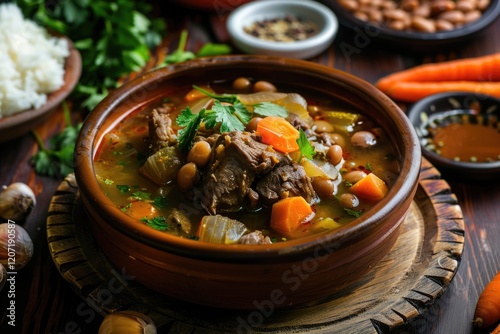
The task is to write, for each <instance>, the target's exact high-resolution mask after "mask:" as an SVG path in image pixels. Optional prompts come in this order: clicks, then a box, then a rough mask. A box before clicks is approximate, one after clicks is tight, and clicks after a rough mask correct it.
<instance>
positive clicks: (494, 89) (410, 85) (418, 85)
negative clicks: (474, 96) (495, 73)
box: [385, 81, 500, 102]
mask: <svg viewBox="0 0 500 334" xmlns="http://www.w3.org/2000/svg"><path fill="white" fill-rule="evenodd" d="M450 91H462V92H471V93H478V94H487V95H492V96H495V97H498V98H500V82H484V81H481V82H479V81H442V82H404V81H400V82H396V83H394V84H393V85H392V86H390V87H389V88H388V89H387V91H386V92H385V93H386V94H387V95H388V96H389V97H391V98H393V99H394V100H399V101H402V102H416V101H418V100H420V99H422V98H424V97H426V96H429V95H432V94H436V93H443V92H450Z"/></svg>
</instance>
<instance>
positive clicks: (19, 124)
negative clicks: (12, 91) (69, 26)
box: [0, 38, 82, 143]
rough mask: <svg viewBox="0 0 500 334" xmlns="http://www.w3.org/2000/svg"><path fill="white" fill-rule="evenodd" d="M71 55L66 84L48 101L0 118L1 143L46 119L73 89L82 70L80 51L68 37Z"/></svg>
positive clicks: (67, 65)
mask: <svg viewBox="0 0 500 334" xmlns="http://www.w3.org/2000/svg"><path fill="white" fill-rule="evenodd" d="M66 40H67V41H68V47H69V56H68V57H67V58H66V61H65V64H64V71H65V72H64V84H63V86H62V87H61V88H59V89H58V90H57V91H55V92H53V93H51V94H48V95H47V102H46V103H45V104H44V105H43V106H41V107H40V108H38V109H30V110H25V111H22V112H19V113H17V114H14V115H12V116H7V117H3V118H0V143H3V142H7V141H9V140H12V139H15V138H18V137H21V136H23V135H25V134H26V133H28V132H29V131H31V129H34V128H35V127H37V126H38V125H40V124H42V123H43V122H44V121H46V120H47V119H48V118H49V116H50V115H51V113H52V112H53V111H54V110H55V109H56V108H57V106H59V104H61V102H62V101H63V100H64V99H65V98H66V97H67V96H68V95H69V94H70V93H71V92H72V91H73V88H75V86H76V84H77V83H78V80H79V79H80V74H81V71H82V59H81V57H80V53H79V52H78V50H77V49H75V48H74V46H73V43H72V42H71V40H69V39H68V38H66Z"/></svg>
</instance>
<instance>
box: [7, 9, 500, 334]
mask: <svg viewBox="0 0 500 334" xmlns="http://www.w3.org/2000/svg"><path fill="white" fill-rule="evenodd" d="M157 14H158V15H163V16H164V17H166V18H168V20H169V25H168V29H169V31H168V32H167V35H168V43H166V49H168V47H169V46H170V45H174V46H175V45H176V44H175V43H176V40H177V36H178V31H179V29H181V28H187V29H189V31H190V39H189V43H188V48H189V49H191V50H197V48H199V46H200V45H202V44H203V43H205V42H206V41H225V38H227V34H226V32H225V31H224V29H223V15H222V13H208V12H197V11H189V10H187V9H181V8H176V7H174V6H165V7H164V8H162V10H161V11H159V12H158V13H157ZM219 14H221V15H219ZM358 38H359V36H358V37H357V36H356V34H355V33H354V32H352V31H345V30H341V31H340V32H339V34H338V35H337V38H336V40H335V43H334V44H333V45H332V46H331V48H330V49H328V50H327V51H325V52H324V53H323V54H321V55H320V56H318V57H315V58H313V59H310V61H314V62H317V63H321V64H324V65H326V66H330V67H335V68H337V69H340V70H344V71H346V72H349V73H352V74H354V75H356V76H358V77H361V78H363V79H365V80H366V81H368V82H370V83H374V82H375V81H376V80H377V79H378V78H380V77H382V76H384V75H386V74H388V73H391V72H393V71H397V70H401V69H404V68H408V67H411V66H414V65H418V64H421V63H426V62H431V61H443V60H448V59H456V58H464V57H473V56H481V55H486V54H491V53H494V52H500V21H499V20H498V19H497V20H496V21H495V23H494V24H493V25H492V26H490V27H489V28H488V29H487V30H486V31H484V33H481V34H480V35H478V36H476V37H475V38H474V39H472V40H471V41H468V42H467V43H464V44H460V45H457V46H456V47H450V48H447V49H446V50H442V51H440V52H435V53H428V54H413V53H410V52H408V51H407V50H404V49H401V48H398V46H397V45H395V46H382V45H377V44H376V43H374V42H373V41H368V42H367V43H364V44H362V45H361V44H359V43H358ZM345 45H350V46H354V47H355V52H352V53H346V52H345V48H343V46H345ZM401 107H402V109H403V110H406V107H407V106H406V105H404V104H402V105H401ZM73 117H74V118H75V119H82V118H83V117H84V115H82V114H80V113H74V115H73ZM63 124H64V120H63V116H62V112H61V110H57V111H56V112H55V113H53V114H52V115H51V118H50V119H49V121H47V122H46V123H44V124H43V125H41V126H39V127H38V128H37V132H38V133H39V134H40V135H41V136H42V138H43V139H44V140H48V138H50V137H51V136H52V135H53V134H55V133H57V132H59V131H60V130H61V128H62V127H63ZM36 150H37V147H36V143H35V141H34V139H33V137H32V136H31V135H26V136H23V137H21V138H18V139H16V140H14V141H11V142H7V143H2V144H0V184H1V185H3V184H10V183H12V182H16V181H19V182H25V183H27V184H28V185H30V186H31V187H32V188H33V190H34V191H35V194H36V195H37V206H36V207H35V209H34V211H33V212H32V213H31V215H30V216H29V217H28V218H27V219H26V220H25V221H19V222H17V223H19V224H20V225H22V226H23V227H24V228H25V229H26V230H27V231H28V233H29V234H30V236H31V238H32V239H33V241H34V245H35V252H34V256H33V259H32V260H31V262H30V263H29V264H28V265H27V266H26V267H25V268H23V269H22V270H20V271H19V272H18V273H17V275H16V281H15V284H16V285H15V288H16V290H15V298H14V299H11V298H8V297H7V291H6V290H5V289H4V290H3V291H1V292H0V314H1V324H0V333H29V334H32V333H97V329H98V328H99V325H100V323H101V321H102V315H101V314H99V313H98V312H96V311H95V310H94V308H93V307H91V306H89V305H88V304H87V302H86V301H85V300H83V299H82V298H81V297H80V296H79V295H78V294H77V293H76V292H75V291H74V287H73V286H71V284H69V283H68V282H67V280H65V278H64V277H63V276H62V275H61V274H60V272H59V270H58V268H57V267H56V266H55V264H54V262H53V260H52V256H51V252H50V251H49V246H48V245H49V244H48V242H47V230H46V218H47V215H48V211H49V205H50V201H51V199H52V197H53V195H54V194H55V192H56V189H57V188H58V187H59V185H60V184H61V182H62V181H63V179H62V178H47V177H42V176H39V175H36V174H35V173H34V171H33V168H32V166H31V164H30V158H31V156H32V155H33V154H34V153H35V152H36ZM423 173H424V174H425V173H427V171H424V172H423ZM441 178H442V179H443V180H444V181H446V183H448V185H449V188H450V191H451V192H450V193H453V194H455V196H456V200H457V202H458V205H459V206H460V208H461V211H462V214H463V218H464V226H465V233H464V245H465V246H464V251H463V253H462V257H461V263H460V266H459V268H458V272H457V273H456V275H455V277H454V278H453V280H452V281H451V284H450V285H449V286H448V288H447V289H446V290H445V291H444V292H443V293H442V295H441V296H440V297H439V298H437V299H435V302H434V303H433V304H432V305H429V306H427V305H426V307H425V308H426V310H425V311H424V312H422V313H423V314H422V315H421V316H417V317H415V318H413V319H412V320H411V321H409V323H408V324H406V325H404V326H402V327H398V328H397V329H395V330H394V332H395V333H402V334H406V333H408V334H409V333H425V334H429V333H433V334H436V333H439V334H448V333H453V334H467V333H487V331H479V330H475V329H473V328H472V322H471V321H472V316H473V312H474V307H475V304H476V301H477V298H478V295H479V293H480V292H481V291H482V289H483V288H484V286H485V285H486V283H487V282H488V281H489V280H490V279H491V278H492V277H493V275H494V274H495V273H496V272H497V271H498V269H499V268H500V247H499V246H498V245H499V240H500V222H499V220H500V204H499V203H500V184H499V182H498V181H491V182H481V183H479V182H475V181H471V180H468V179H464V178H461V179H458V178H455V177H454V176H453V175H446V174H444V173H443V174H442V175H441ZM430 180H433V178H430ZM430 182H431V181H430ZM446 214H451V212H447V213H446ZM455 237H460V233H458V234H456V233H446V234H443V235H441V236H440V238H442V240H446V241H450V240H449V238H455ZM456 246H457V247H461V246H460V244H459V243H457V245H456ZM60 247H63V248H64V243H63V242H60ZM446 251H447V252H449V254H450V257H449V258H448V259H449V260H450V261H451V260H452V259H453V254H454V252H456V249H454V248H453V247H451V248H449V249H446ZM447 265H449V263H445V266H447ZM410 274H411V273H410ZM117 275H118V276H119V277H122V278H123V277H126V275H125V276H124V274H123V273H117ZM436 275H437V276H436V277H438V278H435V279H434V280H435V281H436V282H437V285H439V282H440V281H441V282H442V280H443V279H447V277H446V275H444V274H443V273H441V274H440V273H437V274H436ZM439 275H441V276H439ZM431 277H434V275H431ZM448 277H449V276H448ZM86 279H88V280H92V279H93V278H92V277H90V276H89V277H88V278H86ZM124 279H125V278H124ZM112 287H113V286H112ZM11 300H14V301H15V309H16V324H15V327H13V326H10V325H9V324H8V320H9V318H7V315H8V314H9V312H8V311H7V307H8V305H9V303H10V301H11ZM416 309H417V311H416V312H419V311H418V307H417V308H416ZM197 312H198V316H199V317H206V316H207V315H206V314H204V313H203V310H199V311H197ZM405 312H406V313H407V314H412V312H415V311H411V310H408V311H404V313H405ZM406 313H405V314H406ZM392 317H393V316H391V318H392ZM395 319H397V318H395ZM381 322H383V321H381ZM384 323H385V322H384ZM176 326H177V325H176V323H172V327H171V328H168V331H167V332H171V333H182V331H181V329H180V328H177V327H176ZM389 326H390V325H389ZM214 329H215V328H214ZM271 332H272V331H271ZM352 333H357V331H356V328H352Z"/></svg>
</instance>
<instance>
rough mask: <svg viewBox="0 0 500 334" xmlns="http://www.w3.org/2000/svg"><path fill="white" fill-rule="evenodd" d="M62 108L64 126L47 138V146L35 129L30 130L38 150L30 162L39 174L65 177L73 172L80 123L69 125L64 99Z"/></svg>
mask: <svg viewBox="0 0 500 334" xmlns="http://www.w3.org/2000/svg"><path fill="white" fill-rule="evenodd" d="M62 109H63V113H64V119H65V123H66V126H65V128H64V129H63V130H62V131H61V132H60V133H58V134H56V135H54V136H53V137H52V138H50V139H49V146H45V144H44V142H43V140H42V138H41V137H40V135H39V134H38V133H37V132H36V131H35V130H33V131H32V134H33V136H34V137H35V140H36V142H37V144H38V152H36V153H35V154H34V155H33V156H32V157H31V163H32V165H33V167H34V169H35V172H36V173H38V174H39V175H46V176H50V177H65V176H66V175H68V174H70V173H72V172H73V154H74V151H75V143H76V138H77V137H78V133H79V132H80V128H81V126H82V124H81V123H78V124H76V125H71V115H70V110H69V108H68V105H67V103H66V101H64V102H63V104H62Z"/></svg>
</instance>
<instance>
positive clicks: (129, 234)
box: [75, 55, 421, 309]
mask: <svg viewBox="0 0 500 334" xmlns="http://www.w3.org/2000/svg"><path fill="white" fill-rule="evenodd" d="M239 76H248V77H253V78H258V79H262V80H269V81H271V82H273V83H275V84H276V85H278V87H279V85H280V84H287V86H289V85H292V87H296V88H297V90H300V89H303V88H311V87H314V88H315V89H316V90H317V93H318V94H321V95H324V96H327V97H331V98H332V99H337V100H339V101H342V102H344V103H347V104H349V105H350V106H352V107H353V108H355V109H356V110H360V111H363V110H365V111H369V112H370V117H372V118H373V119H374V120H375V121H376V122H377V123H378V124H380V125H381V126H382V127H383V128H384V129H385V131H386V132H387V134H388V136H389V137H390V139H391V140H392V142H393V143H394V145H395V146H396V149H395V152H396V154H397V155H398V158H399V159H400V162H401V167H402V172H401V174H400V175H399V176H398V178H397V179H396V181H395V184H394V186H393V187H392V188H391V189H390V191H389V193H388V194H387V196H386V197H385V198H384V199H383V200H382V201H380V202H379V203H377V204H376V205H375V207H374V208H373V209H371V210H368V211H367V212H365V213H364V214H363V215H362V216H361V217H360V218H357V219H355V220H354V221H352V222H351V223H349V224H347V225H345V226H343V227H342V228H339V229H338V230H335V231H331V232H329V233H321V234H316V235H311V236H307V237H304V238H302V239H296V240H290V241H287V242H282V243H276V244H272V245H219V244H210V243H203V242H199V241H194V240H188V239H184V238H179V237H176V236H172V235H169V234H165V233H162V232H159V231H157V230H154V229H152V228H150V227H147V226H146V225H141V224H137V222H136V221H135V220H134V219H132V218H129V217H128V216H127V215H125V214H124V213H123V212H121V211H120V209H119V208H118V207H116V206H115V205H114V204H113V203H112V202H111V201H110V200H109V199H108V198H107V197H106V196H105V194H104V193H103V191H102V190H101V188H100V186H99V184H98V183H97V180H96V176H95V173H94V168H93V158H94V157H95V155H96V151H97V150H98V147H99V145H100V143H101V141H102V140H103V137H104V135H105V134H106V132H108V131H109V130H110V129H112V128H113V126H115V125H116V124H117V122H119V121H120V120H121V119H123V118H124V117H126V116H127V115H128V114H130V113H131V112H133V111H134V110H136V109H137V108H139V107H143V106H145V105H148V104H151V103H154V102H156V101H159V100H161V98H162V97H164V96H167V95H168V94H169V92H171V91H172V90H173V89H177V88H178V87H182V86H186V87H191V85H192V84H193V83H194V82H201V81H204V82H210V81H213V80H222V79H227V80H233V79H234V78H236V77H239ZM420 163H421V151H420V146H419V143H418V139H417V136H416V134H415V131H414V129H413V126H412V125H411V123H410V122H409V121H408V119H407V117H406V116H405V115H404V113H403V112H402V111H401V110H400V109H399V108H398V107H397V106H396V105H395V104H394V103H393V102H392V101H391V100H390V99H389V98H388V97H387V96H385V95H384V94H382V93H381V92H380V91H379V90H377V89H376V88H374V87H373V86H372V85H370V84H369V83H367V82H365V81H363V80H361V79H359V78H356V77H354V76H352V75H350V74H347V73H344V72H341V71H338V70H335V69H332V68H328V67H326V66H323V65H319V64H315V63H311V62H306V61H302V60H295V59H286V58H279V57H271V56H262V55H261V56H225V57H216V58H211V59H210V58H207V59H199V60H195V61H192V62H186V63H181V64H178V65H174V66H171V67H168V68H162V69H159V70H156V71H153V72H149V73H147V74H145V75H143V76H141V77H139V78H137V79H135V80H134V81H132V82H130V83H127V84H125V85H124V86H122V87H121V88H119V89H118V90H116V91H114V92H112V93H111V94H110V95H109V96H108V97H107V98H105V99H104V100H103V101H102V102H101V103H100V104H99V105H98V106H97V107H96V108H95V110H94V111H93V112H92V113H91V114H90V115H89V116H88V118H87V119H86V121H85V123H84V125H83V128H82V131H81V134H80V136H79V138H78V141H77V145H76V155H75V164H76V168H75V174H76V179H77V182H78V184H79V187H80V191H81V199H82V202H83V205H84V208H85V210H86V211H87V213H88V215H89V221H90V224H91V226H92V229H93V230H94V232H95V237H96V239H97V241H98V243H99V245H100V247H101V248H102V250H103V251H104V253H105V254H106V256H107V257H108V258H109V260H110V261H111V262H112V263H114V265H115V266H117V267H118V268H120V269H123V270H125V271H126V272H127V274H128V275H130V276H134V277H135V279H136V280H137V281H138V282H140V283H142V284H143V285H145V286H147V287H149V288H152V289H154V290H156V291H158V292H160V293H162V294H165V295H166V296H169V297H172V298H176V299H181V300H184V301H188V302H192V303H196V304H201V305H207V306H213V307H221V308H231V309H252V308H255V307H259V306H257V305H263V304H266V305H268V306H269V305H271V306H272V307H274V308H283V307H294V306H298V305H305V304H308V303H317V302H320V301H321V300H322V299H323V298H327V297H328V296H330V295H331V294H332V293H334V292H337V291H339V290H340V289H342V288H344V287H346V286H347V285H349V284H352V283H353V282H354V281H355V280H356V279H357V278H359V277H361V276H362V275H363V274H365V273H367V272H368V271H369V270H370V269H371V268H373V267H374V266H375V264H377V263H378V262H379V261H380V260H381V259H382V258H383V257H384V256H385V255H386V254H387V253H388V251H389V250H390V249H391V247H392V246H393V244H394V243H395V241H396V240H397V238H398V235H399V229H400V226H401V225H402V222H403V221H404V218H405V215H406V214H407V211H408V209H409V206H410V204H411V202H412V199H413V196H414V193H415V191H416V188H417V184H418V176H419V171H420Z"/></svg>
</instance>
